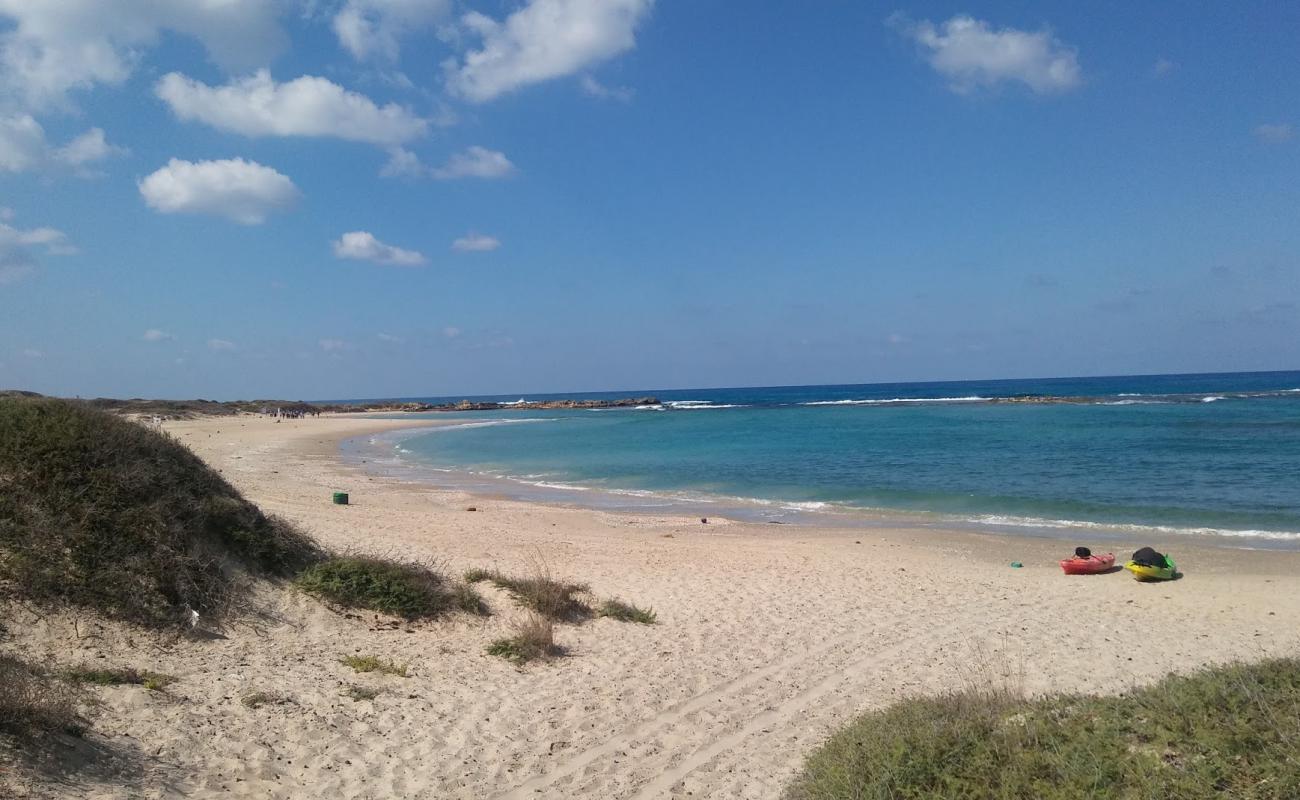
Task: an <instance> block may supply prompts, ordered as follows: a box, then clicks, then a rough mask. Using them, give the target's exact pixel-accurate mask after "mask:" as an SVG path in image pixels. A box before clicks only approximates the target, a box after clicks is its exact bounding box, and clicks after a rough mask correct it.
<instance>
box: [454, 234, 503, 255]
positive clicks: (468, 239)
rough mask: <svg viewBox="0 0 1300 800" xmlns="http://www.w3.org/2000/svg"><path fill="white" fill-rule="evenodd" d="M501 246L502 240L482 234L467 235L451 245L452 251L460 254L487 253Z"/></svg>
mask: <svg viewBox="0 0 1300 800" xmlns="http://www.w3.org/2000/svg"><path fill="white" fill-rule="evenodd" d="M500 246H501V242H500V240H498V239H497V238H496V237H493V236H485V235H483V234H481V233H467V234H465V235H464V236H462V237H460V238H459V239H457V240H456V241H454V242H452V243H451V249H452V250H455V251H457V252H459V253H486V252H488V251H489V250H495V249H497V248H498V247H500Z"/></svg>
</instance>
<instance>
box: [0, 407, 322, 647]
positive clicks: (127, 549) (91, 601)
mask: <svg viewBox="0 0 1300 800" xmlns="http://www.w3.org/2000/svg"><path fill="white" fill-rule="evenodd" d="M319 556H320V550H319V548H318V547H317V545H316V544H315V542H313V541H312V539H311V538H310V537H308V536H306V535H304V534H302V533H300V532H299V531H297V530H296V529H294V528H293V527H292V526H291V525H289V524H288V523H286V522H283V521H281V520H278V519H275V518H272V517H267V516H266V515H264V514H263V513H262V512H261V511H259V510H258V508H257V507H256V506H254V505H253V504H252V503H250V502H248V501H247V500H245V499H244V498H243V497H242V496H241V495H240V494H239V493H238V492H237V491H236V490H235V489H234V487H232V486H231V485H230V484H229V483H227V482H226V481H225V479H224V478H222V477H221V476H220V475H219V474H218V473H217V472H216V471H214V470H213V469H211V468H210V467H208V466H207V465H206V464H204V463H203V461H202V460H200V459H199V458H198V456H196V455H194V454H193V453H192V452H190V451H189V450H188V449H186V448H185V446H184V445H182V444H180V443H178V442H176V441H175V440H173V439H172V438H171V437H169V436H167V435H166V434H164V433H161V432H159V431H156V430H151V429H149V428H146V427H144V426H142V425H137V424H135V423H133V422H129V421H127V420H124V419H120V418H118V417H116V416H114V415H112V414H108V413H106V412H103V411H96V410H94V409H92V408H90V407H88V406H86V405H84V404H81V403H76V402H72V401H66V400H55V399H50V398H28V397H16V396H5V397H0V588H3V590H4V593H5V594H9V595H11V596H14V597H16V598H18V599H20V600H23V601H27V602H32V603H36V604H38V605H43V606H48V607H59V606H74V607H79V608H86V609H91V610H93V611H96V612H99V613H101V614H104V615H106V616H108V617H112V618H115V619H120V620H126V621H128V622H133V623H136V624H140V625H144V626H147V627H153V628H175V627H180V626H184V625H186V624H187V623H188V621H189V614H190V611H191V610H193V611H197V612H198V613H199V614H201V615H203V616H204V617H205V618H207V619H209V620H214V621H215V620H219V619H220V618H221V617H222V616H223V615H228V614H232V613H238V612H239V611H240V610H241V604H242V602H243V600H244V595H243V593H242V590H241V588H240V584H239V582H238V581H236V580H235V574H236V572H237V570H235V569H232V568H233V567H241V568H242V570H240V571H247V572H250V573H253V574H260V575H267V576H272V577H276V576H278V577H288V576H290V575H293V574H294V573H296V572H297V571H298V570H299V569H301V568H302V567H303V566H305V565H306V564H308V563H311V562H312V561H314V560H315V559H317V558H319Z"/></svg>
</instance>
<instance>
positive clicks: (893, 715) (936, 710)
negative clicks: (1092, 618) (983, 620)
mask: <svg viewBox="0 0 1300 800" xmlns="http://www.w3.org/2000/svg"><path fill="white" fill-rule="evenodd" d="M956 797H960V798H969V799H970V800H982V799H983V798H990V799H991V798H1008V797H1034V798H1041V799H1042V800H1064V798H1077V797H1124V798H1152V800H1154V799H1155V798H1201V797H1242V798H1254V799H1255V800H1283V799H1284V798H1295V797H1300V659H1295V658H1290V659H1275V660H1270V661H1265V662H1262V663H1258V664H1253V665H1242V664H1235V665H1230V666H1225V667H1218V668H1213V669H1205V670H1201V671H1199V672H1197V673H1195V674H1192V675H1190V676H1171V677H1168V678H1166V679H1165V680H1163V681H1160V682H1159V683H1156V684H1154V685H1152V686H1148V687H1146V688H1141V689H1135V690H1133V691H1131V692H1128V693H1126V694H1124V695H1121V696H1118V697H1089V696H1079V695H1057V696H1051V697H1046V698H1041V699H1036V700H1025V699H1021V698H1016V697H1013V696H1011V695H1010V694H1008V693H1006V692H1001V691H996V690H994V691H991V692H978V691H966V692H960V693H956V694H951V695H948V696H944V697H937V698H919V699H914V700H908V701H904V702H902V703H899V704H897V705H894V706H892V707H890V708H887V709H885V710H883V711H877V712H873V713H870V714H866V715H864V716H862V717H860V718H859V719H858V720H856V721H855V722H853V723H852V724H850V725H849V726H848V727H847V728H845V729H843V730H841V731H840V732H839V733H837V734H835V735H834V736H832V737H831V738H830V740H829V741H827V742H826V743H825V744H824V745H823V746H822V747H821V748H820V749H819V750H817V751H816V752H815V753H813V754H812V755H811V756H809V758H808V759H807V761H806V763H805V765H804V769H803V772H802V773H801V774H800V775H799V777H798V778H797V779H796V780H795V782H794V783H793V784H792V786H791V787H790V788H789V790H788V791H787V793H786V798H787V800H831V799H832V798H835V799H837V800H838V799H839V798H844V799H845V800H847V798H854V799H855V800H858V799H859V798H863V799H865V798H956Z"/></svg>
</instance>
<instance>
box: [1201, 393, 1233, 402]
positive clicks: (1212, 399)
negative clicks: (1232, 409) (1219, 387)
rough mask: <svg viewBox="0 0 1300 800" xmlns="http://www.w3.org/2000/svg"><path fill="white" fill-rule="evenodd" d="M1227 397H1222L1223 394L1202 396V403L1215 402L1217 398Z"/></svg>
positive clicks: (1223, 398)
mask: <svg viewBox="0 0 1300 800" xmlns="http://www.w3.org/2000/svg"><path fill="white" fill-rule="evenodd" d="M1226 399H1227V398H1225V397H1222V396H1220V395H1211V396H1210V397H1202V398H1201V402H1202V403H1213V402H1215V401H1216V400H1226Z"/></svg>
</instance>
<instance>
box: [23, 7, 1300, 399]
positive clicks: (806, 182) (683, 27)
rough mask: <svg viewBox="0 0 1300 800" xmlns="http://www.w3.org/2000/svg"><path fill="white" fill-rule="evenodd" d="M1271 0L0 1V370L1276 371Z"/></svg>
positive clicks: (381, 386)
mask: <svg viewBox="0 0 1300 800" xmlns="http://www.w3.org/2000/svg"><path fill="white" fill-rule="evenodd" d="M1297 41H1300V8H1297V7H1294V6H1291V5H1288V4H1280V3H1239V4H1233V5H1232V6H1231V7H1228V6H1223V7H1221V8H1213V9H1201V8H1193V7H1189V6H1186V5H1184V4H1168V5H1163V6H1157V5H1155V4H1133V3H1090V4H1086V6H1080V5H1079V4H1066V3H1061V4H1044V3H1026V2H1018V3H1011V2H1007V3H980V4H952V3H922V4H911V5H908V6H899V5H897V4H871V3H860V2H838V3H837V2H821V3H807V4H778V3H735V2H732V3H724V2H708V1H704V0H701V1H700V2H682V1H680V0H679V2H664V0H659V2H652V0H517V1H516V2H507V3H494V2H488V3H460V2H452V0H282V1H281V2H262V1H261V0H259V1H258V2H254V0H229V2H226V3H222V4H213V3H208V2H199V1H198V0H195V1H194V2H176V3H160V2H157V0H111V1H110V0H57V1H56V0H39V1H38V0H0V217H2V218H0V387H13V388H26V389H33V390H36V391H41V392H47V393H53V394H63V395H74V394H76V395H111V396H166V397H195V396H202V397H212V398H233V397H252V396H258V397H295V398H297V397H302V398H341V397H361V396H364V397H375V396H438V395H473V394H482V393H528V392H543V391H557V392H563V391H582V390H606V389H608V390H617V389H638V388H672V387H704V386H736V385H773V384H799V383H855V382H874V381H894V380H929V379H935V380H942V379H962V378H993V377H1021V376H1053V375H1081V374H1120V373H1150V372H1185V371H1229V370H1262V369H1296V368H1300V59H1297V58H1296V57H1295V48H1296V42H1297Z"/></svg>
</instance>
